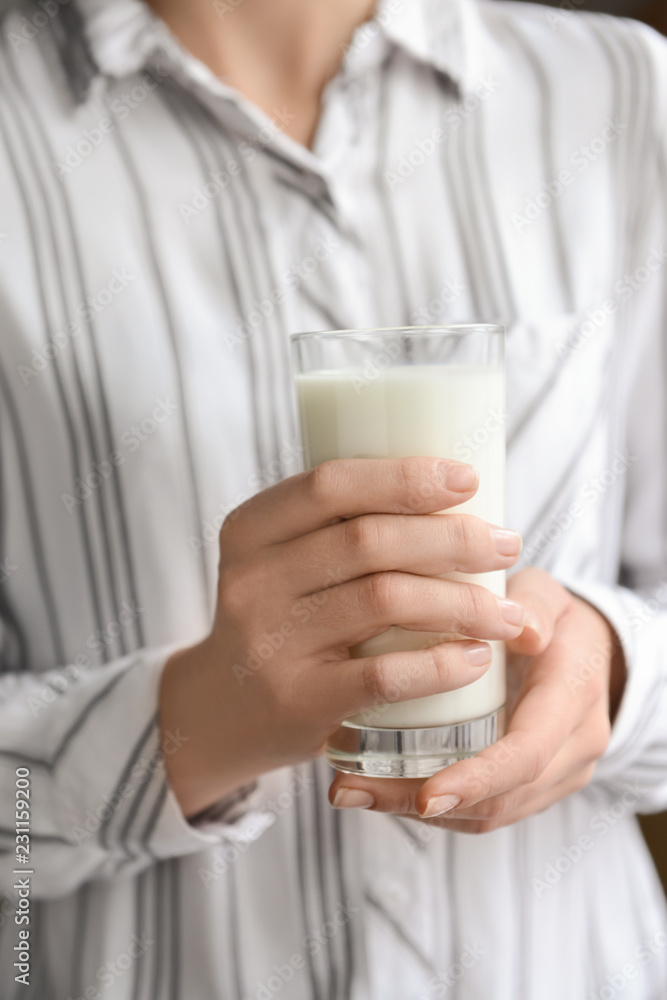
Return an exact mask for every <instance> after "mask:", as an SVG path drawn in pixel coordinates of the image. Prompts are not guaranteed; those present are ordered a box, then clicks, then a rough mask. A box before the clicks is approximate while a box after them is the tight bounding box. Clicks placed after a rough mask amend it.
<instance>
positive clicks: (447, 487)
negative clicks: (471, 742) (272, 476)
mask: <svg viewBox="0 0 667 1000" xmlns="http://www.w3.org/2000/svg"><path fill="white" fill-rule="evenodd" d="M476 489H477V475H476V473H475V470H474V469H472V468H471V467H470V466H466V465H461V464H460V463H458V462H446V461H440V460H438V459H434V458H407V459H391V460H390V459H387V460H377V461H376V460H371V459H359V460H350V461H334V462H325V463H324V464H323V465H320V466H318V467H317V468H316V469H313V470H312V471H310V472H306V473H303V474H302V475H299V476H294V477H292V478H291V479H287V480H285V481H284V482H282V483H279V484H278V485H277V486H274V487H272V488H271V489H268V490H265V491H264V492H263V493H259V494H258V495H257V496H255V497H253V498H252V499H251V500H249V501H248V502H247V503H246V504H244V505H243V506H242V507H240V508H238V509H237V510H236V511H234V512H233V514H232V515H231V516H230V518H229V519H228V520H227V522H226V523H225V524H224V525H223V528H222V531H221V533H220V579H219V586H218V600H217V608H216V616H215V623H214V625H213V629H212V631H211V634H210V635H209V636H208V637H207V638H206V639H205V640H204V641H203V642H201V643H199V644H198V645H197V646H195V647H193V648H191V649H187V650H183V651H181V652H178V653H176V654H175V655H174V656H172V657H171V659H170V660H169V662H168V663H167V665H166V667H165V670H164V674H163V678H162V686H161V690H160V721H161V725H162V728H163V730H172V731H174V730H176V729H180V731H181V732H182V733H183V734H185V735H186V736H187V737H188V739H187V742H186V743H185V744H184V746H183V747H182V748H181V749H180V750H179V752H178V753H177V754H173V755H171V756H170V757H169V758H168V761H167V769H168V775H169V780H170V783H171V786H172V789H173V791H174V793H175V794H176V797H177V798H178V800H179V802H180V804H181V807H182V808H183V810H184V812H185V813H186V815H192V814H194V813H196V812H198V811H199V810H201V809H204V808H205V807H206V806H208V805H210V804H212V803H214V802H216V801H217V800H218V799H220V798H221V797H222V796H224V795H226V794H227V793H229V792H231V791H233V790H234V789H236V788H238V787H239V786H240V785H242V784H245V783H247V782H249V781H250V780H252V779H253V778H255V777H257V776H258V775H260V774H263V773H264V772H266V771H270V770H273V769H274V768H277V767H281V766H284V765H287V764H295V763H299V762H301V761H305V760H309V759H311V758H312V757H315V756H317V755H318V754H320V753H321V752H322V749H323V747H324V743H325V742H326V739H327V737H328V736H329V735H331V733H333V732H334V731H335V730H336V729H337V728H338V726H339V725H340V723H341V722H342V720H343V719H345V718H347V717H348V716H350V715H354V714H356V713H357V712H361V711H364V710H365V709H369V708H376V707H377V706H378V705H379V704H382V703H383V702H387V701H391V700H397V699H398V698H399V697H401V698H403V699H406V698H421V697H425V696H427V695H431V694H436V693H439V692H442V691H450V690H452V689H454V688H459V687H464V686H465V685H466V684H470V683H471V682H472V681H475V680H477V679H478V678H479V677H481V676H482V674H483V673H484V672H485V670H487V669H488V666H489V663H490V661H491V649H490V647H489V645H488V643H487V642H486V641H479V640H488V639H514V638H515V637H516V636H517V635H519V633H520V632H521V630H522V628H523V622H524V618H525V611H524V609H523V608H522V607H520V606H519V605H517V604H516V603H514V602H512V601H506V600H501V599H500V598H498V597H496V596H494V595H493V594H491V593H490V592H489V591H488V590H485V589H484V588H483V587H480V586H477V585H476V584H471V583H462V582H454V581H451V580H440V579H436V578H435V577H436V576H437V575H438V574H447V573H451V572H453V571H456V570H458V571H461V572H464V573H479V572H485V571H486V572H488V571H492V570H500V569H507V568H508V567H510V566H512V565H514V563H515V562H516V560H517V557H518V554H519V550H520V545H521V542H520V539H519V536H518V535H516V534H515V533H514V532H510V531H505V530H502V529H499V528H494V527H493V526H492V525H489V524H487V523H486V522H485V521H482V520H480V518H477V517H473V516H471V515H469V514H460V513H456V512H454V513H448V514H447V516H443V517H431V516H428V517H424V516H421V515H430V514H433V513H435V512H436V511H441V510H448V509H449V508H452V507H456V506H457V505H458V504H461V503H464V502H465V501H466V500H469V499H470V498H471V497H472V496H473V495H474V493H475V491H476ZM391 625H401V626H403V627H404V628H407V629H414V630H417V631H427V632H438V633H444V634H447V635H449V636H452V635H459V636H469V637H470V638H469V639H464V640H457V641H448V642H440V643H438V645H435V646H433V647H431V649H428V650H416V651H414V652H410V653H386V654H383V655H380V656H373V657H366V658H362V659H355V660H353V659H350V656H349V652H348V647H349V646H354V645H356V644H357V643H360V642H363V641H364V640H365V639H370V638H372V637H373V636H376V635H380V634H381V633H382V632H385V631H386V630H387V628H389V626H391Z"/></svg>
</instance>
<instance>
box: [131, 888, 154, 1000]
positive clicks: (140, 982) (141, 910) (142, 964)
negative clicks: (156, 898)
mask: <svg viewBox="0 0 667 1000" xmlns="http://www.w3.org/2000/svg"><path fill="white" fill-rule="evenodd" d="M152 873H153V869H151V870H150V871H149V872H142V873H141V875H139V876H138V877H137V878H136V879H135V882H134V901H133V902H134V933H135V934H136V935H137V937H138V938H139V940H141V939H142V938H143V935H144V934H146V935H147V936H148V921H147V919H146V901H147V896H148V880H149V878H150V876H151V875H152ZM149 954H150V952H149V951H145V950H144V951H142V952H141V954H140V955H139V957H138V958H137V960H136V962H135V963H134V970H133V978H132V1000H141V997H142V994H143V986H144V983H145V982H146V975H147V969H148V957H147V956H148V955H149Z"/></svg>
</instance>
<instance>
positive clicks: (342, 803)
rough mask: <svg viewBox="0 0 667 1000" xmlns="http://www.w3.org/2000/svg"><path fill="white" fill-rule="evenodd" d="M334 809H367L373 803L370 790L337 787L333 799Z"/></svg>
mask: <svg viewBox="0 0 667 1000" xmlns="http://www.w3.org/2000/svg"><path fill="white" fill-rule="evenodd" d="M333 805H334V809H368V808H369V807H370V806H372V805H375V799H374V798H373V796H372V795H371V793H370V792H364V791H362V789H361V788H339V789H338V791H337V792H336V794H335V796H334V800H333Z"/></svg>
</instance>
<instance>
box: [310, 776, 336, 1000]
mask: <svg viewBox="0 0 667 1000" xmlns="http://www.w3.org/2000/svg"><path fill="white" fill-rule="evenodd" d="M318 763H319V762H317V761H316V762H315V764H314V765H313V777H314V779H315V783H314V785H313V792H312V796H311V799H312V803H311V805H312V810H313V835H314V838H315V856H316V859H317V886H318V889H319V904H320V911H321V913H322V924H324V923H325V922H326V921H327V920H331V919H332V917H333V908H332V905H331V904H332V900H331V898H330V895H329V888H328V884H327V883H328V874H329V867H330V864H331V863H332V861H333V858H331V856H330V855H329V852H328V850H327V846H328V845H327V843H326V839H325V831H324V826H325V823H326V824H327V826H328V825H329V824H328V822H327V821H330V820H331V815H330V814H331V812H332V810H331V807H330V806H329V805H328V802H327V816H326V817H324V816H323V815H322V808H323V803H322V787H321V782H320V774H319V767H318ZM325 852H326V854H325ZM325 952H326V962H327V979H328V981H327V985H326V986H325V990H324V995H325V996H327V997H332V998H334V1000H335V997H336V995H337V982H338V973H337V969H336V961H335V957H334V943H333V942H332V940H331V938H327V939H326V944H325Z"/></svg>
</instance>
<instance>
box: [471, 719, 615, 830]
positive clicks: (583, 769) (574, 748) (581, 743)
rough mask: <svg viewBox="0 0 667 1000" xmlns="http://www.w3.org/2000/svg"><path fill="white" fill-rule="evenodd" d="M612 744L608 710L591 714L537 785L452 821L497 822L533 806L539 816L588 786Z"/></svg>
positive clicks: (496, 798) (498, 797)
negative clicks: (566, 794)
mask: <svg viewBox="0 0 667 1000" xmlns="http://www.w3.org/2000/svg"><path fill="white" fill-rule="evenodd" d="M608 741H609V720H608V717H607V715H606V713H605V712H604V710H603V711H600V712H599V713H595V714H593V713H591V715H590V716H587V717H586V719H585V721H584V723H583V724H582V725H581V726H579V728H578V729H577V730H575V732H574V733H572V735H571V736H570V738H569V740H568V741H567V742H566V743H565V744H564V746H563V747H562V749H561V750H560V751H559V753H557V754H556V756H555V757H554V759H553V760H552V761H551V763H550V764H549V765H548V767H547V768H546V769H545V771H544V773H543V774H542V775H540V777H539V778H538V779H537V781H534V782H531V783H530V784H528V785H522V786H520V787H519V788H516V789H513V790H512V791H510V792H504V793H502V794H500V795H494V796H491V798H488V799H483V800H482V801H480V802H478V803H476V804H475V805H473V806H471V807H470V808H469V809H464V808H457V809H455V810H454V811H453V813H452V818H456V819H463V820H490V821H493V820H499V819H504V818H505V817H507V816H509V815H512V816H513V815H515V814H516V813H517V812H518V811H520V810H524V809H527V808H529V807H531V806H532V807H533V811H535V812H538V811H539V810H540V809H543V808H546V805H548V804H550V803H551V802H557V801H558V800H559V798H560V797H562V795H561V793H560V790H561V789H563V788H569V789H570V790H574V785H575V784H577V782H579V783H580V784H579V787H580V788H583V787H584V785H585V784H588V781H589V780H590V778H589V777H584V776H587V775H589V774H590V773H591V769H593V770H594V769H595V764H596V762H597V761H598V760H599V759H600V757H601V756H602V754H603V753H604V751H605V749H606V747H607V744H608ZM527 814H528V813H527Z"/></svg>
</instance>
